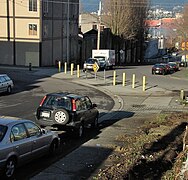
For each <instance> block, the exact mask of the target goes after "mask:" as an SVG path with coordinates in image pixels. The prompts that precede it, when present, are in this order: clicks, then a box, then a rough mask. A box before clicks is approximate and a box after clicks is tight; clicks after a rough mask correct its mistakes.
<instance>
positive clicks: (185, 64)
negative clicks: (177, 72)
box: [179, 61, 187, 67]
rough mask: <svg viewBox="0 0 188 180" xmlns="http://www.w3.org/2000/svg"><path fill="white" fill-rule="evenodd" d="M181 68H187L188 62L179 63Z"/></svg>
mask: <svg viewBox="0 0 188 180" xmlns="http://www.w3.org/2000/svg"><path fill="white" fill-rule="evenodd" d="M179 66H180V67H187V62H186V61H181V62H180V63H179Z"/></svg>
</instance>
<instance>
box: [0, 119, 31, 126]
mask: <svg viewBox="0 0 188 180" xmlns="http://www.w3.org/2000/svg"><path fill="white" fill-rule="evenodd" d="M18 121H20V122H32V121H30V120H24V119H8V118H0V125H5V126H7V125H9V124H17V122H18Z"/></svg>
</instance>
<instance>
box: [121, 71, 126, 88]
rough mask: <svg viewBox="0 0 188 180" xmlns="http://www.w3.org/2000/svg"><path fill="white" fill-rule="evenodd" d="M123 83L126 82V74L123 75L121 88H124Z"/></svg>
mask: <svg viewBox="0 0 188 180" xmlns="http://www.w3.org/2000/svg"><path fill="white" fill-rule="evenodd" d="M125 82H126V74H125V73H123V83H122V86H125Z"/></svg>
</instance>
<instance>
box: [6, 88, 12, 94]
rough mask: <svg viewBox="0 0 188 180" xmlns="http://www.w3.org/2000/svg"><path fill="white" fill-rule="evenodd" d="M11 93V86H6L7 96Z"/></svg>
mask: <svg viewBox="0 0 188 180" xmlns="http://www.w3.org/2000/svg"><path fill="white" fill-rule="evenodd" d="M11 92H12V88H11V86H8V87H7V94H10V93H11Z"/></svg>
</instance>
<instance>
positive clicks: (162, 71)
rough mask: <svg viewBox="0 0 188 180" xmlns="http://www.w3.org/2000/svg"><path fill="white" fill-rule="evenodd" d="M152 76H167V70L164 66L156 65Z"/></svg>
mask: <svg viewBox="0 0 188 180" xmlns="http://www.w3.org/2000/svg"><path fill="white" fill-rule="evenodd" d="M152 74H163V75H165V74H167V69H166V67H165V65H164V64H155V65H154V66H153V67H152Z"/></svg>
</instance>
